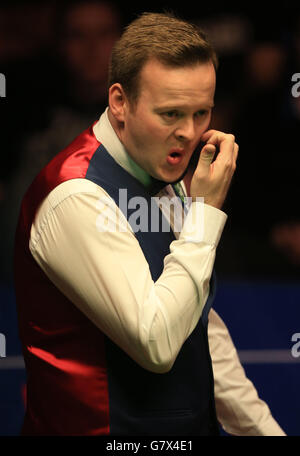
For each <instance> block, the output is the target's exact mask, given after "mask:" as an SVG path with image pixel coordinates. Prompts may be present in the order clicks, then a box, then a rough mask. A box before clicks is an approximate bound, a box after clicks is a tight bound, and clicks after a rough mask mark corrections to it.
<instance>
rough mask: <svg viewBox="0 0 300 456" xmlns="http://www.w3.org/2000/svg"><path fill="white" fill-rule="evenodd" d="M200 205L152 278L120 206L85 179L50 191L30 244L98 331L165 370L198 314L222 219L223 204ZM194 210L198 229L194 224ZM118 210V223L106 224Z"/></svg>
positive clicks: (158, 369)
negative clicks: (200, 218)
mask: <svg viewBox="0 0 300 456" xmlns="http://www.w3.org/2000/svg"><path fill="white" fill-rule="evenodd" d="M103 201H107V202H108V201H109V203H108V204H106V205H105V203H104V202H103ZM199 204H202V203H196V202H195V203H192V205H191V207H190V209H189V214H188V216H187V218H186V220H185V222H184V225H183V229H182V231H181V234H180V236H179V238H178V239H177V240H175V241H173V242H172V243H171V245H170V254H169V255H167V256H166V257H165V261H164V270H163V273H162V274H161V276H160V277H159V278H158V280H157V281H156V282H153V280H152V277H151V274H150V270H149V266H148V263H147V261H146V259H145V257H144V255H143V252H142V250H141V248H140V245H139V243H138V241H137V239H136V237H135V235H134V233H133V231H132V229H131V227H130V226H129V224H128V222H127V220H126V219H125V217H124V216H123V214H122V213H121V211H119V209H118V208H117V206H116V205H115V203H114V202H113V201H112V200H111V199H110V198H109V196H108V195H107V194H106V192H105V191H104V190H103V189H102V188H101V187H99V186H97V185H96V184H94V183H92V182H90V181H88V180H85V179H73V180H70V181H67V182H65V183H63V184H61V185H59V186H58V187H56V189H55V190H53V191H52V192H51V193H50V194H49V195H48V197H47V198H46V200H45V201H44V202H43V204H42V205H41V207H40V208H39V211H38V213H37V216H36V218H35V221H34V223H33V225H32V229H31V239H30V250H31V253H32V255H33V257H34V258H35V260H36V261H37V263H38V264H39V265H40V267H41V268H42V269H43V271H44V272H45V273H46V275H47V276H48V277H49V278H50V280H51V281H52V282H53V283H54V284H55V285H56V286H57V287H58V288H59V289H60V290H61V291H62V292H63V293H64V294H65V295H66V296H67V297H68V299H69V300H70V301H72V302H73V303H74V304H75V305H76V306H77V307H78V308H79V309H80V310H81V311H82V312H83V313H84V314H85V315H86V316H87V317H88V318H90V319H91V321H93V323H94V324H95V325H96V326H97V327H98V328H99V329H100V330H101V331H103V332H104V333H105V334H106V335H107V336H108V337H110V338H111V339H112V340H113V341H114V342H115V343H117V344H118V345H119V346H120V347H121V348H122V349H123V350H124V351H125V352H127V354H128V355H129V356H131V357H132V358H133V359H134V360H135V361H136V362H137V363H139V364H140V365H141V366H142V367H144V368H145V369H148V370H151V371H153V372H166V371H168V370H169V369H170V368H171V367H172V365H173V363H174V361H175V359H176V356H177V354H178V352H179V350H180V349H181V346H182V344H183V343H184V341H185V340H186V339H187V337H188V336H189V335H190V334H191V332H192V331H193V329H194V328H195V326H196V324H197V322H198V320H199V318H200V316H201V312H202V309H203V307H204V305H205V302H206V299H207V296H208V293H209V279H210V276H211V272H212V268H213V264H214V259H215V251H216V246H217V244H218V242H219V239H220V236H221V233H222V230H223V227H224V224H225V221H226V215H225V214H224V213H223V212H222V211H219V210H218V209H215V208H212V207H210V206H206V205H202V206H201V207H200V206H199ZM203 207H204V210H203ZM100 210H101V214H100ZM199 210H201V211H202V210H203V215H204V229H203V227H201V230H200V231H201V233H199V231H198V228H197V226H196V225H195V223H193V219H194V218H195V216H196V215H197V213H198V212H199ZM103 213H105V217H103ZM116 215H117V219H118V221H119V222H118V223H120V221H121V224H122V227H123V229H122V230H117V229H116V230H114V229H111V228H112V226H113V224H114V223H116V222H115V221H116ZM105 221H106V222H107V223H109V224H110V229H109V230H105V227H104V226H103V223H104V222H105Z"/></svg>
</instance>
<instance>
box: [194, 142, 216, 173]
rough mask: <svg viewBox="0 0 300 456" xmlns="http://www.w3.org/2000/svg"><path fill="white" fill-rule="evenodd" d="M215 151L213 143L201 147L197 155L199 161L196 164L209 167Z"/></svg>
mask: <svg viewBox="0 0 300 456" xmlns="http://www.w3.org/2000/svg"><path fill="white" fill-rule="evenodd" d="M215 153H216V147H215V146H214V145H213V144H206V145H205V146H204V147H202V149H201V152H200V156H199V161H198V166H200V167H202V166H203V167H204V168H209V167H210V165H211V162H212V161H213V159H214V155H215Z"/></svg>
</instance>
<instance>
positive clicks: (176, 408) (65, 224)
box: [15, 14, 238, 435]
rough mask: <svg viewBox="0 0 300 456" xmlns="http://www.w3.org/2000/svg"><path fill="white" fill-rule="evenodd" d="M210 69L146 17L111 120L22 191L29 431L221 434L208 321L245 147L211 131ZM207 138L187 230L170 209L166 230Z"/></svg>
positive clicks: (19, 254)
mask: <svg viewBox="0 0 300 456" xmlns="http://www.w3.org/2000/svg"><path fill="white" fill-rule="evenodd" d="M216 66H217V60H216V56H215V53H214V51H213V49H212V48H211V46H210V45H209V43H208V42H207V40H206V38H205V36H204V35H203V34H202V33H201V32H200V31H199V30H198V29H197V28H196V27H194V26H192V25H191V24H188V23H186V22H184V21H181V20H179V19H176V18H174V17H172V16H169V15H164V14H143V15H142V16H141V17H140V18H138V19H137V20H135V21H134V22H133V23H132V24H131V25H130V26H129V27H128V28H127V30H126V31H125V32H124V34H123V35H122V38H121V39H120V40H119V42H118V43H117V45H116V46H115V48H114V51H113V54H112V59H111V68H110V81H109V86H110V88H109V108H108V109H107V110H106V111H105V112H104V113H103V115H102V116H101V118H100V120H99V121H98V122H96V123H95V124H94V125H93V126H92V127H91V128H89V129H88V130H86V131H85V132H83V133H82V134H81V135H79V136H78V137H77V138H76V139H75V141H74V142H73V143H71V145H70V146H69V147H68V148H66V149H65V150H64V151H62V152H61V153H60V154H58V155H57V156H56V157H55V158H54V159H53V160H52V161H51V162H50V163H49V165H48V166H46V168H44V170H42V172H41V173H40V174H39V175H38V176H37V178H36V179H35V181H34V182H33V184H32V186H31V187H30V189H29V191H28V192H27V194H26V195H25V198H24V200H23V204H22V209H21V215H20V219H19V225H18V229H17V235H16V254H15V280H16V296H17V302H18V311H19V324H20V336H21V340H22V343H23V347H24V358H25V363H26V368H27V372H28V384H27V410H26V416H25V422H24V427H23V434H31V435H32V434H34V435H41V434H43V435H45V434H52V435H53V434H55V435H56V434H61V435H79V434H80V435H107V434H113V435H118V434H119V435H124V434H129V435H148V434H150V435H151V434H152V435H218V433H219V431H218V422H217V418H216V413H215V402H214V384H213V375H212V366H211V360H210V354H209V346H208V338H207V324H208V314H209V311H210V307H211V304H212V301H213V294H214V279H213V277H212V278H211V276H212V270H213V263H214V258H215V250H216V247H217V244H218V241H219V239H220V236H221V233H222V229H223V226H224V224H225V221H226V215H225V214H224V213H223V212H222V211H221V210H220V209H221V207H222V204H223V201H224V199H225V197H226V194H227V191H228V187H229V185H230V181H231V178H232V175H233V173H234V170H235V163H236V158H237V153H238V146H237V144H236V143H235V139H234V137H233V136H232V135H228V134H225V133H222V132H218V131H215V130H208V131H207V129H208V126H209V122H210V117H211V111H212V107H213V99H214V91H215V69H216ZM200 140H201V141H202V142H204V143H206V144H205V145H204V147H203V148H202V151H201V154H200V158H199V163H198V166H197V169H196V171H195V173H194V175H193V177H192V179H191V184H190V195H191V199H192V202H190V207H189V208H185V210H186V211H187V215H186V217H185V219H184V223H183V226H182V227H180V229H179V230H176V229H175V228H174V227H175V224H176V222H177V219H176V214H175V212H176V211H174V214H175V215H174V214H173V218H172V216H170V222H171V219H172V220H173V228H174V229H173V230H166V229H165V225H164V221H165V219H164V216H163V215H162V214H163V211H164V207H163V206H164V203H165V200H163V198H162V199H161V203H162V211H157V208H158V207H157V204H154V203H153V200H154V198H153V197H154V196H155V195H162V194H164V195H168V196H169V197H170V196H172V197H174V196H175V195H176V193H175V192H177V193H178V194H179V195H180V194H181V197H182V196H183V195H184V193H181V192H182V188H181V187H180V185H178V183H179V181H180V180H181V179H182V177H183V175H184V173H185V171H186V169H187V166H188V163H189V159H190V157H191V155H192V153H193V150H194V149H195V147H196V146H197V144H198V143H199V141H200ZM217 149H218V155H217V157H216V159H215V161H214V162H213V163H212V160H213V157H214V154H215V152H216V150H217ZM168 184H172V185H168ZM199 198H200V200H199ZM201 198H204V203H205V204H203V202H202V201H201ZM155 201H156V200H155ZM176 201H177V200H176ZM137 206H139V208H138V209H137ZM181 209H182V211H181V212H182V214H184V212H183V208H181ZM174 223H175V224H174ZM179 231H180V233H179ZM176 233H177V237H178V239H176V237H175V234H176ZM221 326H222V325H221Z"/></svg>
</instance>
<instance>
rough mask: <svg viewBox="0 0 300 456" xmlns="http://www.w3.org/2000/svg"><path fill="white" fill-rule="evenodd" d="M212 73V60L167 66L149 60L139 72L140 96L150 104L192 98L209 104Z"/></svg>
mask: <svg viewBox="0 0 300 456" xmlns="http://www.w3.org/2000/svg"><path fill="white" fill-rule="evenodd" d="M215 85H216V73H215V69H214V66H213V64H212V62H207V63H201V64H200V63H199V64H196V65H192V66H184V67H170V66H167V65H164V64H162V63H161V62H158V61H157V60H149V61H148V62H147V63H146V64H145V65H144V67H143V68H142V71H141V75H140V99H144V101H145V99H146V100H147V99H149V100H150V99H151V100H152V102H153V104H156V103H158V104H164V103H166V104H168V103H170V102H171V101H172V100H173V101H172V102H173V103H174V104H175V102H178V103H181V102H182V103H184V102H185V101H189V102H191V101H193V100H194V101H195V102H196V103H198V102H199V103H200V102H206V103H207V104H213V97H214V92H215Z"/></svg>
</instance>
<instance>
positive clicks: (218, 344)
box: [208, 309, 286, 436]
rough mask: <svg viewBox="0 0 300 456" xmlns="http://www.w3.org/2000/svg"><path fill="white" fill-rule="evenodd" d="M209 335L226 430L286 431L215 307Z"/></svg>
mask: <svg viewBox="0 0 300 456" xmlns="http://www.w3.org/2000/svg"><path fill="white" fill-rule="evenodd" d="M208 338H209V346H210V353H211V358H212V364H213V372H214V380H215V401H216V411H217V417H218V420H219V422H220V423H221V425H222V427H223V428H224V430H225V431H226V432H228V433H229V434H233V435H241V436H284V435H286V434H285V433H284V431H283V430H282V429H281V427H280V426H279V425H278V423H277V422H276V421H275V420H274V418H273V417H272V415H271V412H270V409H269V407H268V405H267V404H266V403H265V402H264V401H263V400H261V399H260V398H259V397H258V394H257V391H256V389H255V387H254V385H253V383H252V382H251V381H250V380H249V379H248V378H247V377H246V375H245V371H244V369H243V367H242V365H241V363H240V360H239V357H238V354H237V351H236V349H235V347H234V344H233V342H232V339H231V337H230V334H229V332H228V329H227V327H226V326H225V324H224V322H223V321H222V319H221V318H220V316H219V315H218V314H217V313H216V312H215V311H214V310H213V309H211V311H210V313H209V324H208Z"/></svg>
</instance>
